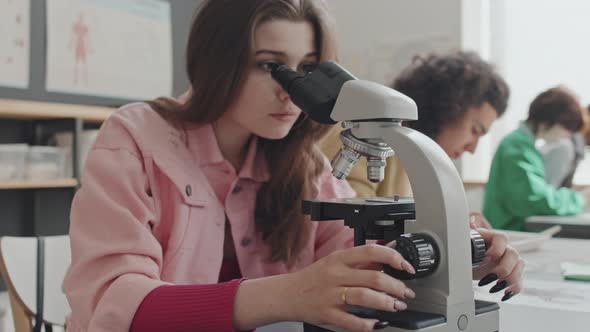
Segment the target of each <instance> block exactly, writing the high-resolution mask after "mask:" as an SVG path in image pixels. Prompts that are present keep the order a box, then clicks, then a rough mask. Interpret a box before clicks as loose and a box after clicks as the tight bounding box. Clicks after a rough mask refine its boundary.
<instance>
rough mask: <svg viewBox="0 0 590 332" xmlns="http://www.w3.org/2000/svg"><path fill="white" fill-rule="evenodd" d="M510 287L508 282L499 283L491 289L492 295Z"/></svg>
mask: <svg viewBox="0 0 590 332" xmlns="http://www.w3.org/2000/svg"><path fill="white" fill-rule="evenodd" d="M507 286H508V282H506V280H502V281H499V282H498V283H497V284H496V285H494V287H492V289H490V293H497V292H499V291H501V290H503V289H504V288H506V287H507Z"/></svg>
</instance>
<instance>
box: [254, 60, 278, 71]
mask: <svg viewBox="0 0 590 332" xmlns="http://www.w3.org/2000/svg"><path fill="white" fill-rule="evenodd" d="M278 65H279V64H278V63H276V62H261V63H259V64H258V67H259V68H260V69H262V70H264V71H267V72H269V73H270V72H271V71H272V69H273V68H274V67H276V66H278Z"/></svg>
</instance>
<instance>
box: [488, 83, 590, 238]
mask: <svg viewBox="0 0 590 332" xmlns="http://www.w3.org/2000/svg"><path fill="white" fill-rule="evenodd" d="M584 113H585V111H584V110H583V109H582V106H581V105H580V102H579V100H578V98H577V97H576V96H575V95H574V94H573V93H572V92H571V91H570V90H568V89H567V88H565V87H563V86H559V87H554V88H551V89H548V90H546V91H544V92H542V93H541V94H539V95H538V96H537V97H536V98H535V99H534V100H533V102H532V103H531V104H530V107H529V115H528V118H527V119H526V120H525V121H523V122H522V123H521V124H520V126H519V127H518V128H517V129H516V130H514V131H513V132H511V133H510V134H508V135H507V136H506V137H504V139H503V140H502V141H501V142H500V145H499V146H498V149H497V150H496V153H495V155H494V158H493V160H492V166H491V169H490V175H489V178H488V182H487V184H486V187H485V194H484V204H483V214H484V216H485V217H486V218H487V219H488V220H489V221H490V222H491V224H492V226H493V227H495V228H500V229H510V230H523V229H524V223H525V219H526V218H527V217H529V216H533V215H573V214H578V213H580V212H582V211H583V209H584V206H585V202H587V201H589V200H590V191H589V190H585V191H583V192H577V191H574V190H572V189H569V188H565V187H561V188H555V187H554V186H553V185H552V184H551V183H549V182H548V178H547V176H546V167H545V162H544V160H543V155H542V154H541V152H540V151H539V149H537V147H536V146H535V143H536V141H537V140H543V141H545V142H546V144H554V143H556V142H559V141H561V140H564V139H565V140H571V139H572V137H573V135H574V134H575V133H578V132H580V131H581V130H582V129H583V128H584V126H585V121H586V120H585V119H586V116H585V115H584ZM557 162H561V163H564V164H565V163H567V164H569V165H571V162H572V161H571V160H569V159H568V160H563V159H562V160H557Z"/></svg>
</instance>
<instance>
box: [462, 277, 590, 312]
mask: <svg viewBox="0 0 590 332" xmlns="http://www.w3.org/2000/svg"><path fill="white" fill-rule="evenodd" d="M493 285H494V283H492V284H491V285H490V286H487V287H477V286H476V287H475V289H474V292H475V297H476V298H477V299H480V300H484V301H493V302H499V301H500V299H501V298H502V293H500V294H498V293H496V294H490V293H489V292H488V291H489V289H490V287H492V286H493ZM500 303H501V304H502V305H504V304H507V305H508V304H509V305H516V306H518V305H522V306H527V307H537V308H549V309H557V310H568V311H576V312H590V287H588V284H585V283H576V282H567V281H562V280H560V281H546V280H542V281H541V280H525V281H524V289H523V291H522V292H521V293H520V294H518V295H516V296H514V297H513V298H511V299H510V300H509V301H507V302H500Z"/></svg>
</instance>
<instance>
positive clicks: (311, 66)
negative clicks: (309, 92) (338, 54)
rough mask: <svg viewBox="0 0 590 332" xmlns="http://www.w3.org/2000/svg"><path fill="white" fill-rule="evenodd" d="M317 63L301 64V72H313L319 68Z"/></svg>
mask: <svg viewBox="0 0 590 332" xmlns="http://www.w3.org/2000/svg"><path fill="white" fill-rule="evenodd" d="M317 66H318V65H317V64H316V63H310V64H305V65H301V66H299V70H298V71H299V72H300V73H301V74H307V73H311V72H312V71H314V70H315V69H316V68H317Z"/></svg>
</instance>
